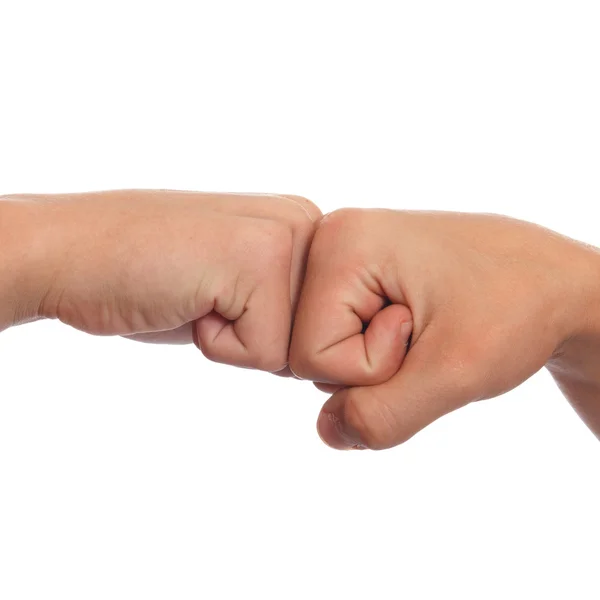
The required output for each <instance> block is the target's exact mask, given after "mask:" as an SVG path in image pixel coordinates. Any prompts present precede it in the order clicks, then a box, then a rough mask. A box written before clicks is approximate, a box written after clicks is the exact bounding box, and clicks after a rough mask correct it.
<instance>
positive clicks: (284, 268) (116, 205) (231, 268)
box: [0, 190, 321, 371]
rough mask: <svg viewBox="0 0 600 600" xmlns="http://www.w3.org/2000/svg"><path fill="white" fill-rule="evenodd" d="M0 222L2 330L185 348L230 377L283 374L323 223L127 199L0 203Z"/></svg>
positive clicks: (202, 199)
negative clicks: (232, 368) (58, 331)
mask: <svg viewBox="0 0 600 600" xmlns="http://www.w3.org/2000/svg"><path fill="white" fill-rule="evenodd" d="M0 211H1V212H0V216H1V219H0V239H1V240H2V248H3V253H4V256H5V257H6V256H7V255H8V256H9V259H8V260H7V259H6V258H5V260H3V263H2V265H0V283H4V285H2V286H0V330H1V329H2V328H4V327H7V326H9V325H11V324H14V323H18V322H24V321H26V320H32V319H36V318H40V317H48V318H57V319H60V320H61V321H62V322H64V323H67V324H69V325H72V326H73V327H76V328H77V329H81V330H83V331H87V332H89V333H93V334H101V335H115V334H118V335H125V336H129V337H133V338H135V339H140V340H145V341H155V342H161V341H163V342H170V343H173V342H191V341H192V339H194V340H195V341H196V343H197V345H198V346H199V347H200V349H201V350H202V352H203V353H204V354H205V355H206V356H207V357H208V358H210V359H212V360H215V361H219V362H224V363H228V364H231V365H238V366H244V367H254V368H258V369H264V370H267V371H280V370H282V369H283V368H284V367H285V366H286V364H287V357H288V345H289V339H290V331H291V323H292V316H293V312H294V309H295V306H296V303H297V299H298V294H299V291H300V286H301V283H302V277H303V274H304V268H305V262H306V256H307V253H308V249H309V246H310V242H311V239H312V236H313V233H314V228H315V226H316V223H317V221H318V220H319V218H320V216H321V213H320V211H319V209H318V208H317V207H316V206H315V205H314V204H312V203H311V202H309V201H308V200H305V199H304V198H300V197H297V196H278V195H270V194H255V195H246V194H203V193H192V192H176V191H141V190H137V191H135V190H125V191H115V192H101V193H89V194H68V195H48V196H46V195H45V196H14V197H3V198H2V199H1V201H0ZM10 258H12V260H10ZM15 265H19V269H18V270H17V269H15ZM15 274H17V276H16V277H15Z"/></svg>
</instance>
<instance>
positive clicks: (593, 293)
mask: <svg viewBox="0 0 600 600" xmlns="http://www.w3.org/2000/svg"><path fill="white" fill-rule="evenodd" d="M583 260H585V261H586V262H585V266H584V269H583V271H582V280H581V285H580V289H583V290H584V293H583V294H582V296H581V304H580V308H579V310H577V312H576V314H573V323H574V328H573V332H572V335H571V336H569V338H568V339H566V340H565V342H564V343H563V344H562V345H561V347H560V348H559V349H558V350H557V352H556V353H555V355H554V356H553V357H552V359H551V360H550V361H549V362H548V365H547V367H548V370H549V371H550V373H551V374H552V376H553V377H554V379H555V380H556V383H557V384H558V386H559V387H560V389H561V391H562V392H563V393H564V395H565V396H566V397H567V398H568V400H569V401H570V402H571V404H572V405H573V407H574V408H575V410H576V411H577V413H578V414H579V415H580V416H581V418H582V419H583V420H584V421H585V422H586V423H587V425H588V426H589V427H590V429H591V430H592V431H593V432H594V433H595V435H596V436H598V437H599V438H600V253H599V252H598V251H597V250H596V249H592V248H585V258H584V259H583Z"/></svg>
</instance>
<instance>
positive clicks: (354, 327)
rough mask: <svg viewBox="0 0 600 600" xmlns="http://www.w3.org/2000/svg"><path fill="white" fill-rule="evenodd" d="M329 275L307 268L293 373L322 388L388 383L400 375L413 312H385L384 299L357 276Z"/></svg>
mask: <svg viewBox="0 0 600 600" xmlns="http://www.w3.org/2000/svg"><path fill="white" fill-rule="evenodd" d="M311 256H312V255H311ZM327 271H329V269H327ZM327 271H325V272H321V273H318V274H315V273H314V271H313V272H312V273H311V267H310V266H309V272H308V273H307V279H306V282H305V287H304V289H303V291H302V294H301V300H300V303H299V306H298V311H297V314H296V319H295V323H294V331H293V334H292V343H291V347H290V366H291V368H292V370H293V371H294V373H295V374H296V375H298V376H299V377H302V378H304V379H311V380H313V381H318V382H321V383H333V384H343V385H351V386H356V385H372V384H376V383H382V382H383V381H386V380H387V379H389V378H390V377H391V376H392V375H393V374H394V373H395V372H396V371H397V370H398V367H399V365H400V361H401V357H402V356H403V355H404V351H405V346H406V344H407V343H408V340H409V337H410V335H411V332H412V315H411V312H410V310H409V309H408V308H407V307H406V306H402V305H400V304H393V305H389V306H385V303H386V300H385V298H384V297H383V296H382V294H381V293H378V291H375V290H374V289H373V286H372V284H371V286H369V285H367V284H366V283H365V282H364V281H362V280H361V278H360V277H358V276H355V277H342V276H339V275H338V276H335V275H332V274H330V273H329V272H327ZM365 323H366V326H365Z"/></svg>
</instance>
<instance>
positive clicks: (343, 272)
mask: <svg viewBox="0 0 600 600" xmlns="http://www.w3.org/2000/svg"><path fill="white" fill-rule="evenodd" d="M584 252H585V250H584V248H583V247H582V245H579V244H577V243H575V242H573V241H572V240H568V239H566V238H563V237H561V236H558V235H557V234H554V233H553V232H549V231H547V230H545V229H543V228H541V227H537V226H535V225H532V224H529V223H524V222H520V221H515V220H512V219H508V218H505V217H499V216H490V215H477V214H472V215H469V214H459V213H433V212H429V213H428V212H400V211H389V210H358V209H344V210H340V211H337V212H334V213H332V214H330V215H328V216H327V217H325V218H324V219H323V220H322V222H321V225H320V227H319V229H318V231H317V233H316V235H315V238H314V241H313V244H312V248H311V251H310V256H309V260H308V268H307V273H306V279H305V284H304V288H303V290H302V294H301V298H300V302H299V306H298V311H297V315H296V321H295V326H294V332H293V337H292V344H291V348H290V367H291V369H292V370H293V371H294V373H296V374H297V375H298V376H300V377H302V378H306V379H312V380H315V381H317V382H321V383H319V384H318V387H320V388H321V389H323V390H325V391H329V392H334V393H333V396H332V397H331V398H330V399H329V400H328V401H327V402H326V403H325V406H324V407H323V409H322V412H321V414H320V416H319V421H318V429H319V432H320V434H321V437H322V438H323V439H324V441H326V442H327V443H328V444H330V445H331V446H333V447H335V448H352V447H356V448H361V447H368V448H372V449H381V448H389V447H391V446H394V445H396V444H399V443H401V442H404V441H405V440H407V439H408V438H410V437H411V436H412V435H414V434H415V433H416V432H417V431H419V430H420V429H422V428H423V427H425V426H426V425H428V424H429V423H431V422H432V421H434V420H435V419H437V418H438V417H441V416H442V415H444V414H446V413H448V412H450V411H452V410H455V409H457V408H459V407H461V406H464V405H466V404H468V403H469V402H473V401H476V400H482V399H486V398H491V397H493V396H498V395H500V394H502V393H504V392H507V391H508V390H510V389H512V388H514V387H515V386H517V385H519V384H520V383H522V382H523V381H524V380H526V379H527V378H528V377H530V376H531V375H532V374H534V373H535V372H536V371H538V370H539V369H541V368H542V367H543V366H544V365H545V364H546V363H547V362H548V361H549V360H550V359H551V358H552V356H553V355H554V353H555V352H556V351H557V349H558V348H559V347H560V345H561V343H562V342H563V341H564V340H565V339H567V338H568V337H569V335H570V333H571V331H572V327H573V322H572V321H573V320H572V315H573V314H577V310H578V309H580V308H581V306H583V304H582V298H581V296H582V294H583V293H584V292H583V287H582V289H581V290H579V289H577V287H576V286H575V289H574V288H573V284H572V282H573V281H574V280H581V278H579V279H577V278H578V275H577V269H578V265H583V264H586V261H585V260H582V257H583V253H584ZM409 335H410V336H411V339H410V349H408V342H409ZM407 350H408V352H407Z"/></svg>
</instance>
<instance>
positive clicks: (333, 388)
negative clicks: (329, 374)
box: [313, 381, 344, 394]
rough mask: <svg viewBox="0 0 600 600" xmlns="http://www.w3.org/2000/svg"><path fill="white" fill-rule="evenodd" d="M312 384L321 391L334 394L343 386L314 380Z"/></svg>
mask: <svg viewBox="0 0 600 600" xmlns="http://www.w3.org/2000/svg"><path fill="white" fill-rule="evenodd" d="M313 385H314V386H315V387H316V388H317V389H318V390H319V391H321V392H325V393H326V394H335V393H336V392H337V391H338V390H341V389H342V388H343V387H344V386H343V385H338V384H336V383H321V382H320V381H315V382H314V383H313Z"/></svg>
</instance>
